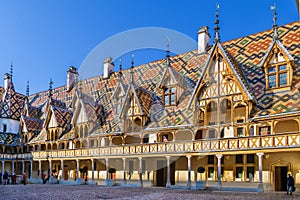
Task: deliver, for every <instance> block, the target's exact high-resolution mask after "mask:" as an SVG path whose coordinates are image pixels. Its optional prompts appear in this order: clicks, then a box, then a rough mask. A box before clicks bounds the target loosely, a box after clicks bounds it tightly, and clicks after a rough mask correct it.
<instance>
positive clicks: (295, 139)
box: [2, 133, 300, 159]
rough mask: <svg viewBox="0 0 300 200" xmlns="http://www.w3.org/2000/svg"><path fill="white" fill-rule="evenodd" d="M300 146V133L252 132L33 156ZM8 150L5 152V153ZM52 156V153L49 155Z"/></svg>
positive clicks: (35, 156)
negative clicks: (251, 134)
mask: <svg viewBox="0 0 300 200" xmlns="http://www.w3.org/2000/svg"><path fill="white" fill-rule="evenodd" d="M292 147H300V133H293V134H278V135H265V136H251V137H241V138H223V139H204V140H196V141H176V142H166V143H153V144H152V143H151V144H128V145H122V146H121V145H120V146H109V147H98V148H95V147H93V148H90V149H67V150H52V151H40V152H32V156H33V158H36V159H47V158H49V157H50V158H53V159H54V158H65V157H101V156H120V155H123V156H126V155H135V154H139V155H143V154H144V155H146V154H147V155H149V154H162V153H163V154H180V153H184V152H190V153H193V152H226V151H232V150H237V151H243V150H255V149H278V148H292ZM5 155H6V154H2V157H3V156H5ZM47 156H48V157H47Z"/></svg>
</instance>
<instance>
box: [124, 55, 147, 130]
mask: <svg viewBox="0 0 300 200" xmlns="http://www.w3.org/2000/svg"><path fill="white" fill-rule="evenodd" d="M130 74H131V77H130V83H129V85H128V88H127V91H126V94H125V97H124V103H123V104H122V107H121V112H120V114H119V117H120V119H122V120H123V121H124V123H123V125H124V127H123V130H124V132H139V131H141V129H142V127H143V126H144V125H145V124H146V122H147V121H148V120H149V116H150V110H151V105H152V94H150V93H149V92H148V91H146V90H145V89H144V88H141V87H139V86H137V85H135V83H134V77H133V61H132V67H131V73H130Z"/></svg>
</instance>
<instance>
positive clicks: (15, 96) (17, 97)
mask: <svg viewBox="0 0 300 200" xmlns="http://www.w3.org/2000/svg"><path fill="white" fill-rule="evenodd" d="M24 102H25V96H24V95H22V94H19V93H17V92H15V89H14V85H13V83H12V82H11V81H10V82H9V83H8V85H7V90H6V91H5V93H4V95H3V99H2V101H1V107H0V117H3V118H11V119H16V120H19V119H20V117H21V113H22V111H23V107H24Z"/></svg>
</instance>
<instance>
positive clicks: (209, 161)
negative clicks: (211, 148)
mask: <svg viewBox="0 0 300 200" xmlns="http://www.w3.org/2000/svg"><path fill="white" fill-rule="evenodd" d="M214 163H215V156H214V155H209V156H207V164H214Z"/></svg>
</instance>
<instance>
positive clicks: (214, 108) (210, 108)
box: [207, 101, 217, 112]
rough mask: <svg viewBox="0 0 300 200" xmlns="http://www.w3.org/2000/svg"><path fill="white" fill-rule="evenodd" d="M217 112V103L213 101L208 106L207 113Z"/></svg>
mask: <svg viewBox="0 0 300 200" xmlns="http://www.w3.org/2000/svg"><path fill="white" fill-rule="evenodd" d="M212 111H217V103H216V102H214V101H212V102H210V103H209V104H208V106H207V112H212Z"/></svg>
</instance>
